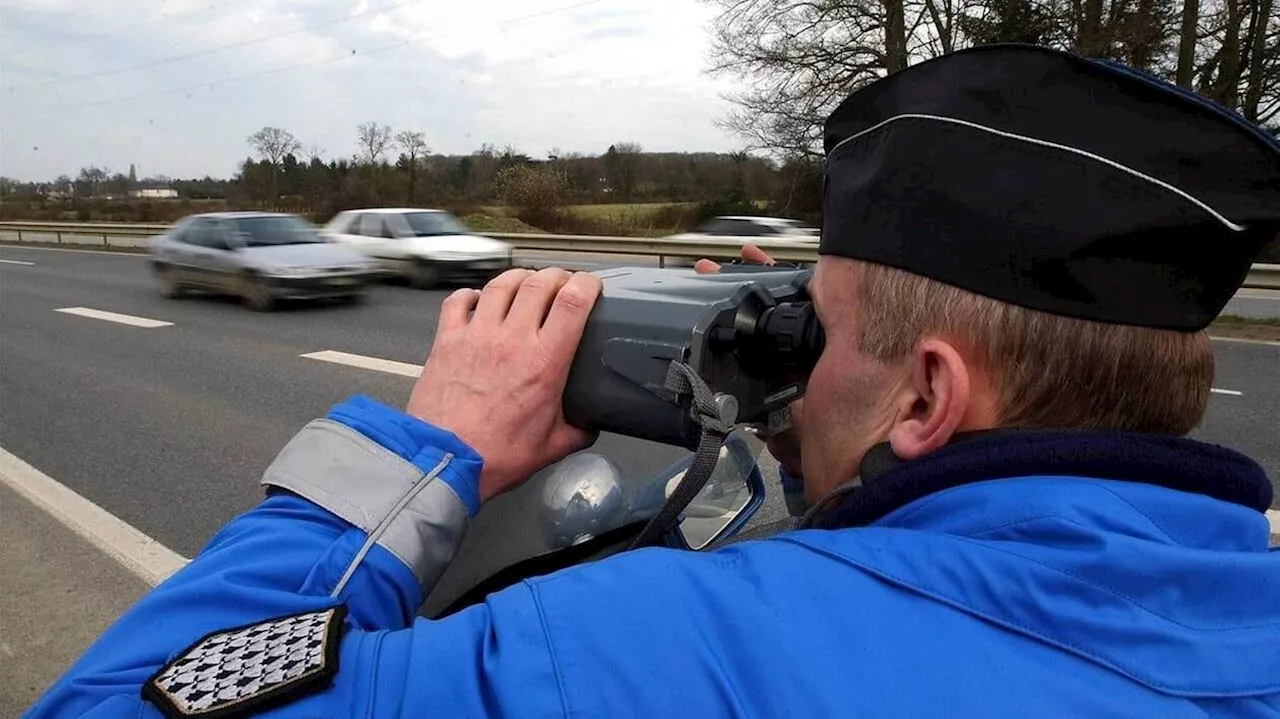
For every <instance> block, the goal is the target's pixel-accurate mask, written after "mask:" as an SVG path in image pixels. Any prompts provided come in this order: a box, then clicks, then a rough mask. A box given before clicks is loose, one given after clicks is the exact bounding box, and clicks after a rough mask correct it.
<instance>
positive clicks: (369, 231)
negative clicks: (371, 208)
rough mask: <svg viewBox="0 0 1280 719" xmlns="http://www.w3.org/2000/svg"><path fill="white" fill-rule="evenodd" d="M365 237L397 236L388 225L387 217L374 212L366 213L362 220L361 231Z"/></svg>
mask: <svg viewBox="0 0 1280 719" xmlns="http://www.w3.org/2000/svg"><path fill="white" fill-rule="evenodd" d="M358 234H361V235H364V236H365V237H395V235H394V234H392V232H391V228H390V227H388V226H387V221H386V218H384V217H383V216H382V215H379V214H377V213H374V212H369V213H366V214H365V216H364V217H363V218H361V220H360V232H359V233H358Z"/></svg>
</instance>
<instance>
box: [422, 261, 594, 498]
mask: <svg viewBox="0 0 1280 719" xmlns="http://www.w3.org/2000/svg"><path fill="white" fill-rule="evenodd" d="M600 290H601V283H600V279H599V278H598V277H596V276H594V275H591V274H587V273H583V272H580V273H575V274H572V275H571V274H570V273H569V272H567V271H565V270H562V269H544V270H539V271H538V272H532V271H530V270H509V271H507V272H504V273H503V274H501V275H499V276H498V277H496V278H494V279H493V281H491V282H490V283H489V284H488V285H487V286H485V288H484V291H483V292H481V291H478V290H459V291H457V292H454V293H453V294H451V295H449V297H447V298H446V299H445V301H444V303H443V304H442V305H441V307H440V324H439V327H438V328H437V330H436V337H435V343H434V344H433V346H432V348H431V356H430V357H429V358H428V359H427V365H426V368H425V369H424V370H423V373H422V376H421V377H420V378H419V379H418V383H417V385H416V386H415V387H414V388H413V394H412V395H410V397H409V404H408V407H407V410H408V412H409V414H411V415H414V416H415V417H418V418H420V419H422V420H423V421H426V422H429V423H431V424H433V425H435V426H437V427H440V428H441V429H446V430H449V431H450V432H453V433H454V434H456V435H458V437H459V438H460V439H462V441H464V442H466V443H467V444H468V445H469V446H470V447H471V448H472V449H474V450H475V451H476V452H477V453H479V455H480V456H481V457H482V458H483V459H484V469H483V470H482V471H481V474H480V497H481V499H483V500H488V499H490V498H491V497H494V496H497V495H499V494H501V493H503V492H505V491H507V490H509V489H513V488H515V487H516V486H518V485H519V484H521V483H522V482H524V481H525V480H526V479H528V478H529V477H530V476H532V475H533V474H535V473H536V472H537V471H538V470H540V469H542V468H543V467H546V466H547V465H550V464H552V463H554V462H557V461H559V460H560V459H563V458H564V457H565V456H566V455H568V454H570V453H572V452H576V451H577V450H580V449H583V448H585V447H588V446H590V445H591V443H592V442H594V441H595V436H594V434H592V433H589V432H586V431H583V430H581V429H578V428H576V427H572V426H570V425H569V424H568V423H567V422H566V421H565V419H564V411H563V395H564V387H565V383H566V381H567V380H568V377H569V365H570V363H571V362H572V361H573V355H574V352H575V351H576V350H577V349H578V343H579V342H580V341H581V340H582V332H583V328H584V327H585V326H586V323H587V315H589V314H590V313H591V309H592V307H594V306H595V302H596V299H597V298H598V297H599V296H600Z"/></svg>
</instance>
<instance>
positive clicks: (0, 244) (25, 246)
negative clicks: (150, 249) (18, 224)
mask: <svg viewBox="0 0 1280 719" xmlns="http://www.w3.org/2000/svg"><path fill="white" fill-rule="evenodd" d="M5 247H7V248H9V249H12V250H39V251H40V252H83V253H84V254H86V255H110V256H112V257H132V258H134V259H137V258H139V257H142V258H145V257H146V256H147V253H146V252H142V250H144V249H146V248H143V247H139V248H138V250H139V251H138V252H127V251H124V250H117V251H115V252H112V251H110V250H79V249H75V248H73V247H40V246H39V243H35V242H23V243H16V242H4V241H3V240H0V248H5Z"/></svg>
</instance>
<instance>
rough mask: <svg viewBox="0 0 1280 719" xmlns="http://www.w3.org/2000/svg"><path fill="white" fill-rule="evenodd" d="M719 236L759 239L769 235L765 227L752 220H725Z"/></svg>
mask: <svg viewBox="0 0 1280 719" xmlns="http://www.w3.org/2000/svg"><path fill="white" fill-rule="evenodd" d="M719 234H721V235H732V236H733V237H759V236H760V235H764V234H768V233H767V232H765V230H764V228H763V227H761V226H760V225H757V224H756V223H754V222H752V221H750V220H725V221H724V227H722V228H721V229H720V232H719Z"/></svg>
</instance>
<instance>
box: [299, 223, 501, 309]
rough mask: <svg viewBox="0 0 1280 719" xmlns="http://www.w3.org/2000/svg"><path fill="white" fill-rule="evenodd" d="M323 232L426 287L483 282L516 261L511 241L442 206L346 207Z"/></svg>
mask: <svg viewBox="0 0 1280 719" xmlns="http://www.w3.org/2000/svg"><path fill="white" fill-rule="evenodd" d="M324 233H325V235H326V237H328V239H329V240H330V241H332V242H339V243H342V244H345V245H349V246H351V247H353V248H355V249H357V250H359V251H361V252H363V253H364V254H365V255H367V256H369V257H372V258H374V259H376V260H377V261H378V263H379V264H380V265H381V266H382V268H383V270H384V271H385V272H388V273H391V274H394V275H398V276H402V277H406V278H408V279H409V280H410V281H411V282H412V283H413V285H414V286H415V287H421V288H424V289H429V288H431V287H435V286H436V285H437V284H439V283H440V282H476V283H484V282H486V281H488V280H489V279H490V278H492V277H494V276H495V275H498V274H500V273H501V272H503V271H505V270H507V269H510V268H511V265H512V247H511V245H509V244H507V243H505V242H502V241H499V240H495V239H493V238H490V237H484V236H482V235H477V234H475V233H473V232H472V231H471V230H469V229H468V228H467V227H466V225H463V224H462V222H460V221H459V220H458V218H456V217H454V216H453V215H451V214H449V213H448V212H445V211H443V210H427V209H415V208H402V207H401V208H378V209H364V210H346V211H344V212H339V213H338V214H337V215H334V217H333V219H332V220H329V222H328V224H326V225H325V226H324Z"/></svg>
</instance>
